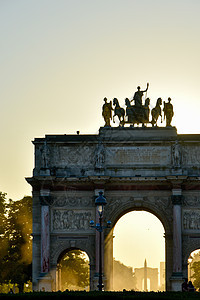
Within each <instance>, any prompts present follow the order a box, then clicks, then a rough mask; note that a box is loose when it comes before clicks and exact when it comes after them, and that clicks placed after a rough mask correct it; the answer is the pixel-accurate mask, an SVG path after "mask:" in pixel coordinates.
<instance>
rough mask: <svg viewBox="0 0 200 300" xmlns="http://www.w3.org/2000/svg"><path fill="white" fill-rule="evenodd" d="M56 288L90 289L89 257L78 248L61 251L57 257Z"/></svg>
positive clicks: (63, 289)
mask: <svg viewBox="0 0 200 300" xmlns="http://www.w3.org/2000/svg"><path fill="white" fill-rule="evenodd" d="M57 281H58V290H61V291H65V290H76V291H80V290H86V291H89V289H90V268H89V257H88V255H87V253H86V252H84V251H81V250H80V249H71V250H67V251H65V252H63V253H62V254H61V255H60V256H59V259H58V269H57Z"/></svg>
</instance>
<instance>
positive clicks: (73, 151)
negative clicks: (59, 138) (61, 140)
mask: <svg viewBox="0 0 200 300" xmlns="http://www.w3.org/2000/svg"><path fill="white" fill-rule="evenodd" d="M52 152H53V153H52V161H54V163H55V165H56V166H60V167H65V166H77V165H81V166H89V165H92V164H93V162H94V147H89V146H86V145H79V146H62V147H61V146H60V147H58V146H57V147H54V149H53V151H52Z"/></svg>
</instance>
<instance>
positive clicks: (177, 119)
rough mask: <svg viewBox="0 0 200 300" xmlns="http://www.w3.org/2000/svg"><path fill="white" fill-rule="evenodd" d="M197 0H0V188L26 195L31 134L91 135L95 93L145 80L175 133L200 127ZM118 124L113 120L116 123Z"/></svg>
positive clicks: (98, 102) (121, 91) (125, 93)
mask: <svg viewBox="0 0 200 300" xmlns="http://www.w3.org/2000/svg"><path fill="white" fill-rule="evenodd" d="M199 13H200V1H199V0H173V1H172V0H168V1H162V0H151V1H149V0H140V1H137V0H59V1H56V0H40V1H39V0H38V1H37V0H36V1H35V0H29V1H26V0H18V1H14V0H10V1H4V0H1V1H0V36H1V47H0V54H1V55H0V65H1V69H0V82H1V88H0V101H1V118H0V122H1V126H0V128H1V130H0V139H1V149H0V152H1V155H0V166H1V167H0V190H2V191H3V192H7V193H8V196H9V197H11V198H13V199H14V200H15V199H19V198H21V197H23V195H24V194H30V193H31V187H30V186H29V185H28V184H27V183H26V182H25V180H24V177H27V176H31V175H32V169H33V163H34V158H33V152H34V151H33V145H32V144H31V141H32V140H33V139H34V138H35V137H43V136H44V135H45V134H54V133H57V134H62V133H63V134H67V133H75V132H76V130H80V132H81V133H97V132H98V129H99V127H100V126H103V125H104V121H103V119H102V116H101V108H102V104H103V98H104V97H107V98H108V99H110V100H112V99H113V98H114V97H117V98H118V99H119V102H120V105H121V106H123V107H125V103H124V99H125V98H126V97H128V98H131V97H132V96H133V94H134V92H135V91H136V89H137V86H138V85H140V86H141V87H142V88H145V87H146V83H147V82H149V83H150V86H149V91H148V96H149V97H150V99H151V107H153V106H155V103H156V99H157V98H158V97H162V99H163V100H164V101H166V100H167V98H168V97H171V98H172V104H173V105H174V110H175V115H174V120H173V125H174V126H176V127H177V130H178V133H200V122H199V111H200V101H199V77H200V75H199V67H200V59H199V53H200V40H199V30H200V18H199ZM116 125H117V124H116Z"/></svg>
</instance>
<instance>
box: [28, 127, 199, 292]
mask: <svg viewBox="0 0 200 300" xmlns="http://www.w3.org/2000/svg"><path fill="white" fill-rule="evenodd" d="M33 143H34V146H35V168H34V171H33V177H31V178H27V181H28V182H29V183H30V184H31V185H32V187H33V286H34V289H35V290H37V289H40V288H42V287H43V286H44V287H45V288H46V289H54V290H55V289H59V283H58V282H59V275H58V273H59V272H58V261H59V258H60V257H61V255H62V254H63V253H65V252H66V251H67V250H69V249H75V248H76V249H77V248H78V249H81V250H83V251H86V253H87V254H88V256H89V258H90V267H91V289H94V288H95V285H96V275H97V274H96V275H95V272H97V271H98V266H97V265H98V251H97V248H96V244H98V237H97V234H96V232H95V230H94V229H92V228H91V227H90V226H89V222H90V220H95V221H98V218H97V215H96V209H95V205H94V200H95V195H97V190H103V191H104V195H105V197H106V199H107V206H106V209H105V221H108V220H111V221H112V227H111V228H110V229H106V230H105V255H104V259H105V275H106V278H105V282H106V288H107V289H111V288H112V255H113V254H112V251H113V239H112V232H113V228H114V225H115V224H116V222H117V221H118V219H119V218H120V217H121V216H122V215H123V214H125V213H126V212H128V211H131V210H142V209H143V210H146V211H149V212H151V213H153V214H155V215H156V216H157V217H158V218H159V219H160V221H161V222H162V224H163V226H164V228H165V240H166V287H167V290H175V289H179V287H180V284H181V280H182V278H183V276H187V258H188V256H189V254H190V252H191V251H193V250H195V249H198V248H200V233H199V229H200V177H199V174H200V135H178V134H177V132H176V129H175V128H100V131H99V134H98V135H47V136H45V138H36V139H35V140H34V142H33ZM43 206H46V207H48V208H47V210H48V212H49V219H48V220H49V223H48V224H46V223H45V222H43V223H44V224H46V225H43V226H46V227H45V230H42V227H41V226H42V222H41V218H42V214H41V211H43V212H44V211H45V209H44V208H43ZM43 221H44V220H43ZM43 229H44V228H43ZM45 232H47V234H46V233H45ZM48 234H49V237H50V240H49V242H48V238H47V237H45V239H46V245H48V246H46V248H48V247H49V268H50V270H49V272H42V269H41V267H42V266H41V264H42V261H43V262H44V256H45V255H46V256H48V254H47V253H48V251H47V252H45V251H44V250H41V249H42V248H41V247H42V243H41V238H42V236H45V235H48ZM176 243H177V245H178V248H177V245H176ZM180 256H181V257H180ZM42 259H43V260H42ZM46 261H48V259H47V260H46ZM45 268H46V270H47V269H48V268H47V265H46V264H45ZM179 271H180V272H179ZM46 273H47V274H46Z"/></svg>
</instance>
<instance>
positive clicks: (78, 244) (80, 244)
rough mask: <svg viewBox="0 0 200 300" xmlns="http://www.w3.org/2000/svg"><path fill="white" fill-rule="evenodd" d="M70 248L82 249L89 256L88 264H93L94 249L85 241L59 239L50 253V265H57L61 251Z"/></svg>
mask: <svg viewBox="0 0 200 300" xmlns="http://www.w3.org/2000/svg"><path fill="white" fill-rule="evenodd" d="M72 249H79V250H81V251H84V252H85V253H86V254H87V255H88V257H89V260H90V265H93V264H94V263H95V257H94V251H93V249H91V247H90V246H89V245H88V243H85V241H73V240H70V241H69V240H67V241H60V242H59V243H57V244H56V247H54V249H53V251H52V253H51V254H52V255H51V258H52V265H53V266H56V265H57V262H58V259H59V257H60V255H61V253H64V252H67V251H70V250H72Z"/></svg>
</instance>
